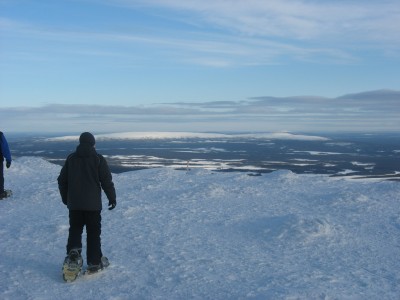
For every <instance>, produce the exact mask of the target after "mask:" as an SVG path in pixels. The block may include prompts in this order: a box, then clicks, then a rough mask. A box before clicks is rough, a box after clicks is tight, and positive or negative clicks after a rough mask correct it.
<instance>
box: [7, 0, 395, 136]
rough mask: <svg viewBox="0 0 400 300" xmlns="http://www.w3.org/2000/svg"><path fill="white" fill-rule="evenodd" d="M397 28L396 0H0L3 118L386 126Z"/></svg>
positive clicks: (50, 124) (22, 121) (32, 124)
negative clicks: (365, 97)
mask: <svg viewBox="0 0 400 300" xmlns="http://www.w3.org/2000/svg"><path fill="white" fill-rule="evenodd" d="M399 28H400V3H399V1H397V0H389V1H386V0H383V1H365V0H364V1H361V0H349V1H315V0H314V1H305V0H290V1H289V0H279V1H278V0H276V1H261V0H258V1H256V0H248V1H238V0H236V1H229V0H225V1H220V0H212V1H208V0H203V1H194V0H193V1H191V0H187V1H181V0H146V1H144V0H143V1H135V0H107V1H106V0H70V1H63V0H57V1H54V0H35V1H32V0H30V1H28V0H0V99H1V100H0V117H1V127H3V130H4V131H7V130H8V131H24V128H27V127H29V130H52V131H53V130H62V129H65V127H66V126H68V128H70V129H73V130H77V131H80V128H83V127H86V128H87V129H91V130H97V131H108V132H110V131H120V130H124V131H126V130H141V131H143V130H146V129H147V128H148V129H149V130H163V129H164V130H174V131H176V130H182V129H186V130H194V131H218V130H232V131H238V130H241V129H243V130H246V131H248V130H249V131H259V130H268V129H271V130H278V131H279V130H281V131H285V130H288V131H293V130H301V131H309V130H315V129H316V126H318V129H320V130H325V129H330V130H336V129H337V130H351V129H361V128H363V129H366V130H369V129H371V130H396V129H397V128H398V125H399V123H398V121H396V120H397V119H399V110H400V99H399V98H396V97H398V95H399V94H398V93H397V91H400V34H399ZM370 91H381V92H382V93H383V94H384V95H383V96H382V95H381V93H376V92H373V93H369V94H365V92H370ZM354 94H357V95H363V96H365V95H368V97H367V98H368V100H366V101H365V102H363V101H360V97H358V96H357V97H356V98H357V100H352V99H351V100H349V101H352V103H351V105H350V106H348V105H349V101H347V102H345V103H343V101H341V100H338V99H341V97H342V96H344V95H354ZM388 94H390V96H389V98H390V100H388V101H389V104H387V103H386V102H384V101H386V100H387V99H388V97H387V95H388ZM371 95H374V97H375V98H374V100H373V101H374V102H373V103H374V104H375V106H376V109H375V112H376V113H375V115H374V118H375V120H376V123H375V124H374V125H371V124H370V125H368V124H369V122H367V120H368V119H370V118H371V116H370V115H369V114H367V113H365V112H366V111H368V113H371V111H370V109H371V103H370V102H371V99H370V96H371ZM393 95H397V96H393ZM311 96H312V97H311ZM316 97H317V98H318V99H319V101H317V102H315V101H314V102H313V103H314V104H313V105H311V106H310V105H309V102H310V101H312V100H310V99H315V98H316ZM393 97H395V99H399V100H398V101H397V100H393ZM288 98H289V99H296V101H295V102H293V101H292V100H291V101H286V100H287V99H288ZM353 102H354V103H353ZM288 103H289V104H288ZM367 103H368V104H367ZM222 104H223V105H222ZM328 104H329V105H330V106H331V107H330V108H329V109H327V105H328ZM94 105H95V106H96V107H95V109H94V108H93V106H94ZM390 105H392V106H390ZM364 106H366V107H364ZM205 107H206V108H205ZM217 107H218V108H217ZM249 107H252V108H253V110H252V111H251V112H250V111H249ZM301 107H308V110H304V109H302V110H301V113H298V114H297V115H295V114H294V113H293V112H294V111H298V110H299V108H301ZM316 107H318V110H316ZM382 107H383V108H382ZM320 108H321V109H320ZM323 108H324V110H323V113H322V109H323ZM349 111H352V112H353V113H355V112H357V115H353V117H350V116H348V112H349ZM110 112H113V113H110ZM122 112H130V113H129V114H128V113H122ZM41 113H42V114H43V115H42V114H41ZM299 114H300V116H301V117H298V116H299ZM387 114H389V115H390V116H391V115H393V114H394V115H393V119H391V118H388V117H387ZM345 115H346V116H348V117H346V118H344V116H345ZM296 116H297V117H296ZM327 116H328V117H329V120H330V121H329V122H328V121H326V120H327ZM335 116H338V117H335ZM385 116H386V117H385ZM305 119H306V120H305ZM355 119H356V120H355ZM324 120H325V122H324ZM357 120H359V122H356V121H357ZM350 121H351V122H350ZM366 127H367V128H366Z"/></svg>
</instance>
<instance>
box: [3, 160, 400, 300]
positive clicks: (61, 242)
mask: <svg viewBox="0 0 400 300" xmlns="http://www.w3.org/2000/svg"><path fill="white" fill-rule="evenodd" d="M59 171H60V167H59V166H57V165H53V164H50V163H48V162H46V161H44V160H42V159H40V158H33V157H21V158H18V159H16V160H15V161H14V162H13V165H12V167H11V168H10V169H8V170H6V171H5V179H6V188H11V189H12V190H13V193H14V194H13V196H12V198H9V199H6V200H3V201H0V207H1V212H0V233H1V235H0V236H1V243H0V298H1V299H73V298H79V299H399V298H398V297H399V295H400V271H399V270H400V262H399V254H400V207H399V196H400V185H399V183H398V182H389V181H385V182H366V181H362V180H359V181H346V180H344V179H333V178H329V177H327V176H322V175H296V174H294V173H292V172H290V171H277V172H273V173H270V174H264V175H263V176H248V175H247V174H245V173H234V172H232V173H216V172H212V171H208V170H203V169H193V170H190V171H188V172H186V171H177V170H172V169H168V168H160V169H149V170H141V171H134V172H127V173H121V174H113V178H114V183H115V185H116V190H117V201H118V203H117V207H116V209H115V210H113V211H108V210H107V209H106V204H107V200H106V197H105V196H104V195H103V204H104V210H103V213H102V217H103V221H102V225H103V227H102V245H103V247H102V248H103V253H104V255H106V256H108V258H109V259H110V262H111V265H110V267H109V268H107V269H106V270H105V271H103V272H102V273H100V274H98V275H94V276H92V277H87V276H85V277H81V278H79V279H78V280H77V281H75V282H73V283H70V284H68V283H64V282H63V280H62V276H61V265H62V261H63V259H64V257H65V244H66V240H67V235H68V210H67V209H66V207H65V206H64V205H63V204H62V202H61V199H60V196H59V193H58V187H57V176H58V174H59ZM83 242H84V249H85V244H86V243H85V236H84V240H83ZM84 259H85V261H86V257H85V256H84Z"/></svg>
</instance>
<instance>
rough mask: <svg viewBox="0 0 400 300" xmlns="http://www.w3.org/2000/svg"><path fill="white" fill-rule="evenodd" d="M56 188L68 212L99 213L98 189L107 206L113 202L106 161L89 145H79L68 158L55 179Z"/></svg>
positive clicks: (112, 185) (113, 195)
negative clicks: (107, 202) (106, 201)
mask: <svg viewBox="0 0 400 300" xmlns="http://www.w3.org/2000/svg"><path fill="white" fill-rule="evenodd" d="M58 187H59V190H60V194H61V198H62V201H63V203H64V204H66V205H67V206H68V209H70V210H85V211H95V210H101V209H102V203H101V189H103V190H104V192H105V194H106V196H107V198H108V200H109V203H110V204H111V203H116V194H115V188H114V183H113V181H112V176H111V172H110V169H109V168H108V164H107V161H106V160H105V159H104V157H103V156H102V155H101V154H98V153H97V152H96V150H95V148H94V147H93V146H92V145H90V144H88V143H81V144H80V145H79V146H78V147H77V148H76V151H75V152H74V153H72V154H70V155H69V156H68V158H67V159H66V161H65V164H64V166H63V167H62V169H61V172H60V175H59V176H58Z"/></svg>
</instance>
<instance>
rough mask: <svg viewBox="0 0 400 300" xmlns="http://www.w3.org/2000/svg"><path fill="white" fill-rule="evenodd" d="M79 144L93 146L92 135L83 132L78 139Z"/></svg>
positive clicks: (94, 141)
mask: <svg viewBox="0 0 400 300" xmlns="http://www.w3.org/2000/svg"><path fill="white" fill-rule="evenodd" d="M79 143H81V144H84V143H86V144H89V145H91V146H94V144H95V143H96V140H95V139H94V136H93V134H91V133H90V132H84V133H82V134H81V136H80V137H79Z"/></svg>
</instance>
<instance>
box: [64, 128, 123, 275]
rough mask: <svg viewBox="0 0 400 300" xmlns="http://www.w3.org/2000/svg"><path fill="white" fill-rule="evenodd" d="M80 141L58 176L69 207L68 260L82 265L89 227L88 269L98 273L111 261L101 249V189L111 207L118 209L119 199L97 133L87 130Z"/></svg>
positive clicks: (90, 271) (65, 201)
mask: <svg viewBox="0 0 400 300" xmlns="http://www.w3.org/2000/svg"><path fill="white" fill-rule="evenodd" d="M79 143H80V144H79V145H78V146H77V148H76V151H75V152H74V153H72V154H70V155H69V156H68V158H67V159H66V161H65V164H64V166H63V167H62V169H61V172H60V175H59V177H58V187H59V190H60V194H61V198H62V201H63V203H64V204H65V205H67V207H68V209H69V224H70V227H69V236H68V244H67V255H68V256H67V257H66V261H67V260H68V258H71V257H74V258H75V259H76V257H78V261H79V264H80V268H81V267H82V257H81V251H82V232H83V227H84V226H86V233H87V249H86V257H87V264H88V268H87V271H88V272H89V273H95V272H97V271H99V270H101V269H103V268H104V267H107V266H108V264H109V263H108V259H107V258H106V257H103V254H102V251H101V238H100V235H101V210H102V202H101V189H103V190H104V192H105V194H106V196H107V198H108V201H109V202H108V205H109V210H111V209H114V208H115V206H116V204H117V201H116V194H115V188H114V183H113V181H112V175H111V172H110V169H109V168H108V164H107V161H106V160H105V158H104V157H103V156H102V155H101V154H98V153H97V152H96V149H95V138H94V136H93V135H92V134H91V133H90V132H84V133H82V134H81V135H80V137H79ZM64 263H65V261H64ZM80 268H79V272H80ZM79 272H78V273H79ZM64 279H65V278H64Z"/></svg>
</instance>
